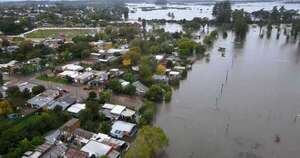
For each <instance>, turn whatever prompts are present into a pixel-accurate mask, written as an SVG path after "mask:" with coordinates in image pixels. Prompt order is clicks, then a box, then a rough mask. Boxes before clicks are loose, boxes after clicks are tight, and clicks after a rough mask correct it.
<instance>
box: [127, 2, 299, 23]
mask: <svg viewBox="0 0 300 158" xmlns="http://www.w3.org/2000/svg"><path fill="white" fill-rule="evenodd" d="M127 5H128V7H129V9H130V13H129V19H130V20H137V19H139V18H141V19H146V20H152V19H167V20H171V19H173V20H181V19H186V20H192V19H193V18H194V17H207V18H212V8H213V5H201V4H186V5H175V4H169V5H167V6H158V5H154V4H147V3H129V4H127ZM283 5H284V6H285V8H286V9H296V10H297V9H300V4H285V3H280V2H261V3H237V4H234V5H233V6H232V8H233V9H244V10H245V11H248V12H253V11H257V10H260V9H264V10H271V9H272V8H273V7H274V6H277V7H278V8H280V7H281V6H283ZM143 8H146V9H149V10H146V11H145V10H143ZM169 12H170V13H174V18H172V17H169V16H168V13H169Z"/></svg>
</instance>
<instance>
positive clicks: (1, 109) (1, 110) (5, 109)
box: [0, 100, 13, 116]
mask: <svg viewBox="0 0 300 158" xmlns="http://www.w3.org/2000/svg"><path fill="white" fill-rule="evenodd" d="M12 111H13V108H12V106H11V105H10V103H9V102H8V101H7V100H2V101H0V116H3V115H7V114H9V113H11V112H12Z"/></svg>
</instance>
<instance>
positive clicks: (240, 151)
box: [155, 28, 300, 158]
mask: <svg viewBox="0 0 300 158" xmlns="http://www.w3.org/2000/svg"><path fill="white" fill-rule="evenodd" d="M218 47H225V48H226V54H225V57H222V56H221V53H220V52H218ZM209 53H210V55H211V56H210V61H209V62H207V61H206V60H205V59H201V60H199V61H197V62H196V63H195V64H194V65H193V69H192V71H190V72H189V74H188V77H187V79H186V80H184V81H182V82H181V85H180V87H179V89H177V90H175V91H174V93H173V99H172V101H171V102H170V103H169V104H165V105H161V108H160V110H159V112H158V114H157V118H156V120H155V125H156V126H160V127H161V128H163V129H164V130H165V132H166V134H167V135H168V137H169V139H170V145H169V147H168V148H167V149H166V151H165V154H164V155H163V156H161V157H163V158H298V157H300V117H299V119H298V121H295V116H296V115H297V114H300V45H299V44H298V43H297V42H295V41H292V40H291V38H290V41H289V42H286V37H285V36H284V35H283V33H282V34H281V36H280V38H279V39H278V40H277V39H276V30H274V31H273V33H272V36H271V37H270V39H268V38H267V37H266V36H265V37H264V38H263V39H261V38H259V28H251V29H250V31H249V33H248V35H247V37H246V39H245V40H244V42H235V40H234V35H233V34H232V33H230V34H229V36H228V38H227V39H225V40H224V39H222V37H221V38H219V39H218V40H217V41H216V43H215V44H214V47H213V48H212V49H211V50H210V51H209ZM227 74H228V75H227ZM226 76H227V81H226ZM222 84H223V88H222ZM221 91H222V92H221ZM221 93H222V94H221Z"/></svg>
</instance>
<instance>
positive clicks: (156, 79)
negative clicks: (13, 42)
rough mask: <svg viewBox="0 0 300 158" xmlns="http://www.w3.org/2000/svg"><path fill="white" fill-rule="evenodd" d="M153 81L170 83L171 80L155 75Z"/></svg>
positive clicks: (164, 76)
mask: <svg viewBox="0 0 300 158" xmlns="http://www.w3.org/2000/svg"><path fill="white" fill-rule="evenodd" d="M152 79H153V80H154V81H155V82H169V78H168V77H167V76H166V75H157V74H155V75H153V76H152Z"/></svg>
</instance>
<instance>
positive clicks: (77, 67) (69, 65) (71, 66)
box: [62, 64, 84, 71]
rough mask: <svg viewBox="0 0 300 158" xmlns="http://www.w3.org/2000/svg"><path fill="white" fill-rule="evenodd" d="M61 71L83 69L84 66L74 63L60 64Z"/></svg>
mask: <svg viewBox="0 0 300 158" xmlns="http://www.w3.org/2000/svg"><path fill="white" fill-rule="evenodd" d="M62 70H63V71H67V70H68V71H83V70H84V67H82V66H80V65H76V64H67V65H65V66H62Z"/></svg>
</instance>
